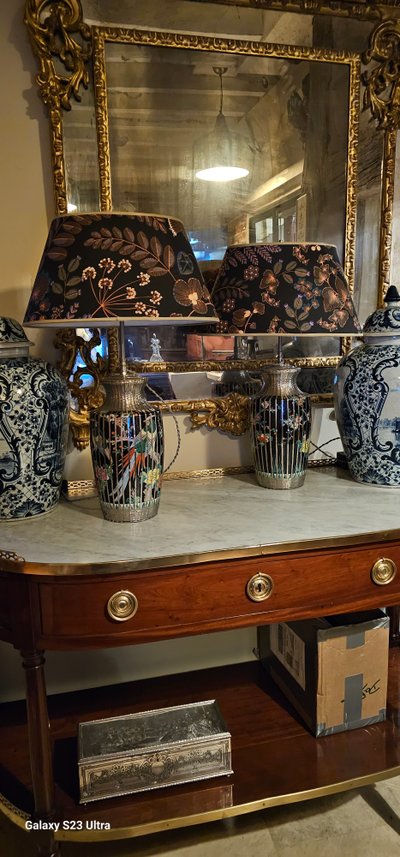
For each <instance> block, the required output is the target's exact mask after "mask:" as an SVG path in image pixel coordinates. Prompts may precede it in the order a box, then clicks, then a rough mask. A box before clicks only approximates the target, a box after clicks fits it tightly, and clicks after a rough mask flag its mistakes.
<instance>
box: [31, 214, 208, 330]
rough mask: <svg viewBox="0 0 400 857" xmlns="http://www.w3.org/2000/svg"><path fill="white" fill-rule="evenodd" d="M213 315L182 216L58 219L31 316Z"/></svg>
mask: <svg viewBox="0 0 400 857" xmlns="http://www.w3.org/2000/svg"><path fill="white" fill-rule="evenodd" d="M213 319H214V320H215V321H217V320H218V317H217V316H216V313H215V310H214V307H213V304H212V302H211V298H210V294H209V292H208V290H207V288H206V286H205V284H204V281H203V278H202V275H201V273H200V269H199V267H198V264H197V261H196V258H195V256H194V254H193V251H192V248H191V246H190V243H189V239H188V237H187V235H186V233H185V230H184V227H183V225H182V223H181V222H180V221H179V220H175V219H173V218H171V217H166V216H163V215H154V214H121V213H105V212H103V213H100V212H99V213H94V214H76V215H72V214H71V215H65V216H62V217H57V218H56V219H55V220H53V222H52V224H51V226H50V231H49V235H48V239H47V243H46V246H45V249H44V252H43V256H42V260H41V262H40V266H39V270H38V273H37V276H36V279H35V282H34V285H33V289H32V294H31V298H30V301H29V304H28V308H27V311H26V314H25V319H24V324H26V325H28V326H29V325H43V326H44V325H46V324H53V325H63V324H64V325H68V326H69V327H76V326H77V325H78V323H79V324H80V325H81V326H89V324H88V323H89V322H91V324H92V326H93V324H95V325H96V326H99V327H100V326H106V325H110V326H112V325H115V324H116V323H117V322H119V321H124V320H126V321H127V320H130V321H134V323H135V324H147V325H148V324H149V323H151V324H153V323H155V322H158V323H160V322H161V323H164V324H183V323H190V324H196V323H204V322H210V321H212V320H213ZM83 322H86V325H84V324H82V323H83Z"/></svg>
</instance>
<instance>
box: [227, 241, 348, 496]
mask: <svg viewBox="0 0 400 857" xmlns="http://www.w3.org/2000/svg"><path fill="white" fill-rule="evenodd" d="M212 300H213V302H214V305H215V308H216V311H217V313H218V315H219V317H220V319H221V327H222V332H223V333H230V334H235V335H237V336H260V335H269V336H271V335H274V336H278V360H277V363H276V364H273V365H269V366H268V367H266V368H265V370H264V371H263V373H262V374H263V382H264V383H263V386H262V388H261V390H260V391H259V392H258V393H257V395H256V396H255V397H252V445H253V452H254V459H255V472H256V478H257V481H258V483H259V484H260V485H262V486H263V487H265V488H296V487H299V486H300V485H302V484H303V482H304V477H305V468H306V466H307V460H308V452H309V437H310V429H311V407H310V401H309V398H308V397H307V396H306V395H305V394H304V393H302V392H301V391H300V390H299V388H298V387H297V384H296V376H297V374H298V372H299V371H300V370H299V369H298V368H296V367H293V366H291V365H289V364H286V363H284V362H283V359H282V347H281V338H282V337H288V336H290V337H294V336H296V337H302V336H308V337H309V336H326V335H330V336H331V335H340V336H348V335H351V334H358V333H359V332H360V330H361V328H360V325H359V322H358V319H357V316H356V313H355V309H354V305H353V301H352V298H351V295H350V293H349V288H348V284H347V281H346V278H345V275H344V273H343V269H342V267H341V265H340V261H339V257H338V254H337V250H336V247H334V246H333V245H327V244H317V243H315V244H272V245H271V244H242V245H236V246H233V247H228V249H227V251H226V253H225V257H224V260H223V263H222V266H221V269H220V271H219V273H218V276H217V278H216V281H215V284H214V288H213V290H212ZM220 329H221V328H220Z"/></svg>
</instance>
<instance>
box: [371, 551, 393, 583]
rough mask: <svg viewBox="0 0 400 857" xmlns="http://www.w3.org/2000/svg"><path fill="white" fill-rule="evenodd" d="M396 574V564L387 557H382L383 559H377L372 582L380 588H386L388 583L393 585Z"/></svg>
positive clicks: (373, 568)
mask: <svg viewBox="0 0 400 857" xmlns="http://www.w3.org/2000/svg"><path fill="white" fill-rule="evenodd" d="M396 574H397V566H396V563H395V562H393V560H392V559H388V557H386V556H383V557H381V559H377V561H376V562H374V564H373V566H372V569H371V577H372V580H373V582H374V583H376V584H377V585H378V586H385V585H386V584H387V583H391V582H392V580H394V578H395V577H396Z"/></svg>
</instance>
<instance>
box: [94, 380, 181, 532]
mask: <svg viewBox="0 0 400 857" xmlns="http://www.w3.org/2000/svg"><path fill="white" fill-rule="evenodd" d="M103 383H104V386H105V388H106V392H107V398H106V402H105V404H104V405H103V407H102V408H100V409H99V410H98V411H94V412H93V413H92V415H91V418H90V444H91V450H92V461H93V469H94V475H95V479H96V484H97V489H98V493H99V498H100V505H101V509H102V512H103V515H104V517H105V518H106V520H109V521H128V522H129V521H130V522H133V523H134V522H138V521H145V520H147V519H148V518H152V517H153V516H154V515H156V514H157V512H158V506H159V502H160V491H161V481H162V473H163V461H164V437H163V425H162V417H161V413H160V410H159V408H157V407H155V406H153V405H150V404H148V403H147V401H146V399H145V398H144V396H143V392H142V391H143V387H144V384H145V380H144V379H143V378H140V377H139V376H136V377H132V376H131V377H129V379H128V378H124V377H123V376H119V375H117V376H112V375H109V376H108V377H107V378H106V380H105V381H104V382H103Z"/></svg>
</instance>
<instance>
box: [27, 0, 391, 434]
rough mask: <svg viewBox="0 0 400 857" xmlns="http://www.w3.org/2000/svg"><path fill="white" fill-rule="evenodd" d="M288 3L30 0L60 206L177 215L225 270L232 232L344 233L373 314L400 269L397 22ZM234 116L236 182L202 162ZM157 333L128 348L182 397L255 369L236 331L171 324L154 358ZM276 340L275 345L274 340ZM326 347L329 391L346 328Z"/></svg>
mask: <svg viewBox="0 0 400 857" xmlns="http://www.w3.org/2000/svg"><path fill="white" fill-rule="evenodd" d="M270 5H272V4H269V3H268V2H262V3H261V2H259V0H254V2H252V0H242V2H238V3H232V2H228V0H214V2H204V0H174V2H169V3H168V4H166V3H165V2H163V0H146V2H145V1H144V0H139V2H137V3H135V4H134V8H133V9H132V4H131V3H128V2H119V3H111V2H104V0H84V2H83V3H82V5H81V3H80V2H79V0H62V2H60V3H57V4H56V7H58V8H54V4H51V3H50V2H47V0H27V7H26V8H27V12H26V21H27V24H28V27H29V30H30V33H31V36H32V41H33V45H34V49H35V50H36V52H37V53H38V56H39V60H40V64H41V74H40V76H39V78H38V83H39V86H40V88H41V94H42V96H43V98H44V100H45V101H46V102H47V103H48V104H49V107H50V113H49V115H50V121H51V129H52V140H53V161H54V163H53V166H54V172H55V190H56V205H57V210H58V212H59V213H63V212H66V211H67V210H69V211H74V210H77V211H91V210H99V209H100V208H101V209H102V210H124V211H128V212H129V211H132V212H133V211H149V212H157V211H158V212H165V213H170V214H174V215H175V216H177V217H179V218H180V219H181V220H182V221H183V223H184V224H185V227H186V230H187V232H188V234H189V237H190V240H191V243H192V246H193V249H194V250H195V253H196V256H197V258H198V260H199V262H200V264H201V266H202V268H203V272H204V275H205V276H206V279H207V278H208V279H209V281H210V282H212V278H213V276H215V270H216V268H217V267H218V264H219V261H220V260H221V259H222V256H223V254H224V251H225V248H226V246H227V244H231V243H247V242H249V241H251V242H265V243H276V242H279V241H290V242H291V241H293V242H297V241H299V242H300V241H313V240H320V241H324V242H327V243H334V244H336V245H337V247H338V249H339V254H340V255H341V256H342V258H343V260H344V267H345V270H346V273H347V277H348V279H349V282H350V286H351V288H352V290H353V295H354V299H355V303H356V307H357V309H358V312H359V315H360V319H361V321H364V319H365V317H366V315H367V314H368V313H369V312H370V311H372V310H373V309H374V307H375V305H376V302H377V300H378V301H379V300H380V299H381V297H382V293H383V289H384V286H385V283H386V281H387V280H388V277H389V270H390V243H391V226H392V224H391V207H392V203H393V187H394V151H395V148H394V147H395V134H396V124H395V122H394V120H393V118H391V112H390V111H391V109H392V104H393V103H394V102H395V92H394V90H393V74H392V78H390V74H391V71H390V59H391V56H390V51H391V50H392V51H393V50H395V45H396V44H397V45H398V32H397V23H396V22H393V21H392V22H390V21H389V22H388V23H386V22H385V21H383V22H380V21H379V18H380V17H382V15H383V17H385V16H384V13H383V12H382V8H381V7H380V10H379V11H378V9H374V8H373V7H371V6H368V7H365V8H364V6H363V4H362V5H361V4H360V8H358V7H357V9H356V8H355V6H354V4H353V5H350V4H347V3H346V2H343V3H337V4H335V11H334V12H329V14H326V13H327V12H328V10H327V9H326V8H325V7H324V6H323V4H320V5H319V6H318V8H316V9H315V12H317V14H304V13H303V14H302V11H303V10H302V9H301V8H300V5H301V4H300V2H299V9H298V11H297V12H291V13H288V12H286V11H284V6H285V4H284V3H282V9H281V10H279V9H278V8H276V7H277V6H278V5H279V4H278V3H274V10H273V11H272V10H271V9H270V8H268V6H270ZM293 5H294V6H295V5H296V4H293ZM317 5H318V4H317ZM82 6H83V8H82ZM387 11H388V12H389V11H392V12H393V10H387ZM318 13H320V14H318ZM379 28H380V31H379ZM379 51H381V54H382V56H380V54H379ZM60 60H62V61H63V62H64V65H65V68H64V69H62V68H61V66H60ZM374 75H375V77H374ZM379 75H380V77H379ZM362 104H364V106H365V107H366V108H367V110H364V112H363V111H362V110H361V106H362ZM382 105H383V107H382ZM379 109H380V117H379V116H378V113H379ZM371 110H372V113H373V114H374V115H375V116H377V118H378V123H380V126H381V129H373V126H372V125H371V118H372V117H371ZM221 114H222V115H223V117H224V124H225V128H226V129H227V132H228V133H229V136H230V139H231V144H232V145H235V147H237V157H238V158H239V160H240V161H241V162H243V166H244V168H245V169H246V170H247V171H248V172H247V174H246V175H245V176H243V177H242V178H240V179H238V180H235V181H231V182H227V183H220V182H209V181H204V180H202V178H201V177H199V174H200V175H201V170H202V169H204V168H206V167H207V166H208V165H209V163H210V160H212V156H213V152H214V151H215V146H216V143H215V126H216V121H217V117H218V115H221ZM217 145H218V144H217ZM153 333H154V331H153V330H152V329H151V328H149V329H148V330H142V331H140V333H138V332H136V331H135V330H134V329H132V330H130V331H129V332H128V336H127V345H128V356H129V355H130V356H131V357H132V359H133V361H135V364H136V368H139V369H141V370H142V371H145V370H146V371H147V370H148V371H149V372H151V373H154V374H152V378H153V380H154V378H156V376H157V372H158V370H160V369H162V370H163V372H164V373H167V375H168V378H167V383H165V384H164V383H161V382H160V383H159V384H158V390H160V389H161V393H162V395H163V397H164V398H167V399H168V398H170V399H174V400H175V407H179V402H181V404H182V407H183V406H185V404H186V405H188V404H189V403H188V400H189V399H193V400H194V399H202V400H205V399H208V398H210V396H212V395H214V394H215V391H217V393H218V391H220V390H221V384H219V383H218V381H220V380H221V377H220V376H221V370H222V368H223V369H224V370H233V369H235V368H238V365H237V362H235V361H233V360H232V359H230V358H232V349H233V341H232V339H231V338H229V337H225V338H224V337H216V338H215V339H214V340H213V338H212V337H208V338H207V337H204V336H201V335H199V333H197V335H194V334H189V336H186V334H185V335H183V333H182V332H181V331H180V330H179V328H173V329H171V330H168V329H165V330H164V331H163V333H162V336H161V335H159V334H157V335H158V336H160V339H161V343H160V342H159V343H158V353H161V355H162V357H163V363H162V364H161V362H160V361H159V360H158V361H156V363H154V362H152V357H153V356H154V347H153V348H152V346H151V338H152V335H153ZM153 343H154V339H153ZM258 346H259V349H260V351H259V357H263V358H264V359H265V358H267V357H268V355H272V352H271V346H269V351H268V352H267V351H266V349H265V346H264V344H263V342H262V341H260V342H259V343H258ZM272 347H273V346H272ZM68 348H69V351H68V353H69V354H70V342H69V343H68ZM319 348H320V350H319V352H318V353H316V352H315V350H314V351H312V352H311V353H310V352H309V353H308V354H307V355H303V356H301V357H300V358H298V359H299V362H300V363H302V364H305V365H306V366H308V367H310V366H311V367H312V372H313V374H314V376H315V377H316V378H317V389H318V374H317V375H315V371H316V370H317V369H318V367H322V369H321V371H324V370H326V368H327V367H328V366H330V365H334V364H335V362H337V359H338V358H337V357H335V356H334V355H337V354H338V345H337V343H336V342H335V341H334V340H329V339H327V341H326V343H324V344H323V346H322V349H321V346H319ZM86 350H87V349H86ZM114 353H115V349H114ZM110 359H111V360H112V359H113V347H112V339H111V346H110ZM157 362H158V365H157ZM222 362H223V366H222ZM257 365H258V363H257V360H255V361H254V365H253V364H252V368H253V369H256V368H257ZM183 370H187V371H186V372H184V371H183ZM201 370H203V371H201ZM194 372H195V373H196V374H194ZM94 374H95V373H94ZM158 374H160V373H158ZM88 402H89V404H90V397H89V399H88V398H87V399H86V403H85V407H86V406H87V404H88ZM85 407H84V408H83V410H84V409H85ZM78 410H79V408H78ZM83 420H84V417H83Z"/></svg>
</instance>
